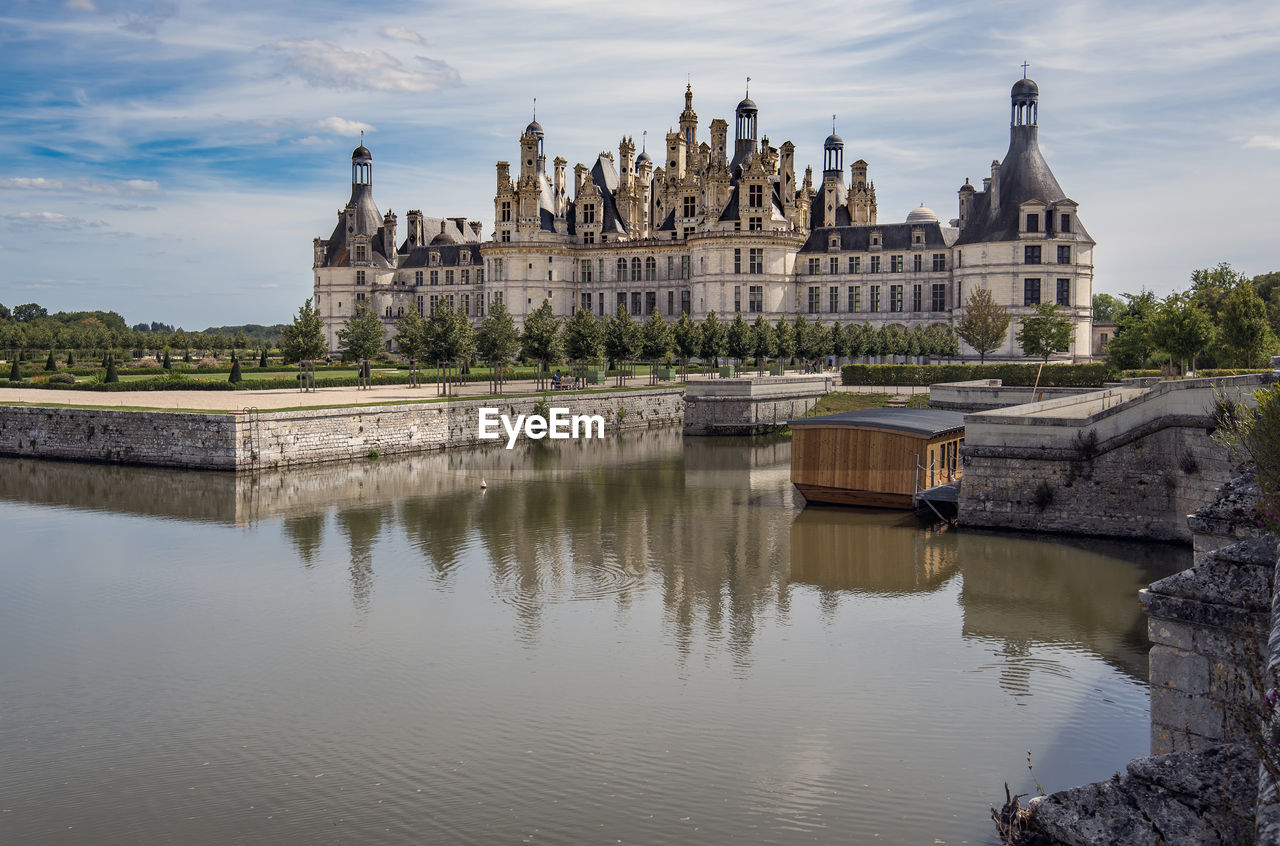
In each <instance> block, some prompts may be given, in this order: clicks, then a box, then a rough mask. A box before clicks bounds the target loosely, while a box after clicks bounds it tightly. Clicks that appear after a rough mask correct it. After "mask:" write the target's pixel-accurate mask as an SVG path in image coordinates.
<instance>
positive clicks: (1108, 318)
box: [1093, 294, 1124, 323]
mask: <svg viewBox="0 0 1280 846" xmlns="http://www.w3.org/2000/svg"><path fill="white" fill-rule="evenodd" d="M1123 308H1124V300H1122V299H1120V298H1119V297H1113V296H1111V295H1110V294H1094V295H1093V322H1094V323H1115V322H1116V318H1117V317H1119V316H1120V311H1121V310H1122V309H1123Z"/></svg>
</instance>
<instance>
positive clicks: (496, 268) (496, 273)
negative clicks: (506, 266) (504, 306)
mask: <svg viewBox="0 0 1280 846" xmlns="http://www.w3.org/2000/svg"><path fill="white" fill-rule="evenodd" d="M493 280H494V281H495V282H501V281H502V259H494V260H493ZM433 284H434V283H433ZM498 301H499V302H501V301H502V298H501V297H499V298H498Z"/></svg>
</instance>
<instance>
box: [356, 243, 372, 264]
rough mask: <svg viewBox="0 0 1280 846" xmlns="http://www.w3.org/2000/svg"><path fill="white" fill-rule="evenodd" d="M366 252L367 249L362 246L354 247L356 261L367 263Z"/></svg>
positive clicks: (367, 256)
mask: <svg viewBox="0 0 1280 846" xmlns="http://www.w3.org/2000/svg"><path fill="white" fill-rule="evenodd" d="M368 250H369V248H368V247H366V246H365V245H364V244H357V245H356V261H368V260H369V255H368Z"/></svg>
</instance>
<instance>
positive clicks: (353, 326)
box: [308, 300, 383, 361]
mask: <svg viewBox="0 0 1280 846" xmlns="http://www.w3.org/2000/svg"><path fill="white" fill-rule="evenodd" d="M308 302H310V301H308ZM382 348H383V341H382V320H380V319H379V318H378V315H376V314H374V313H373V309H371V308H369V304H368V303H367V302H365V301H363V300H361V301H360V302H358V303H356V311H355V314H353V315H351V317H349V318H348V319H347V324H346V326H344V327H343V328H341V329H339V330H338V349H340V350H342V360H343V361H363V360H364V359H369V358H373V357H374V356H375V355H377V354H378V353H379V352H381V351H382Z"/></svg>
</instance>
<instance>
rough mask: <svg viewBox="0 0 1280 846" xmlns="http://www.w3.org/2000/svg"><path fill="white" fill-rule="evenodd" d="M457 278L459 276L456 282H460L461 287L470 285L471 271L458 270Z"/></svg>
mask: <svg viewBox="0 0 1280 846" xmlns="http://www.w3.org/2000/svg"><path fill="white" fill-rule="evenodd" d="M458 276H459V277H461V278H460V279H459V280H458V281H460V282H461V283H462V284H463V285H470V284H471V271H470V270H459V271H458Z"/></svg>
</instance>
